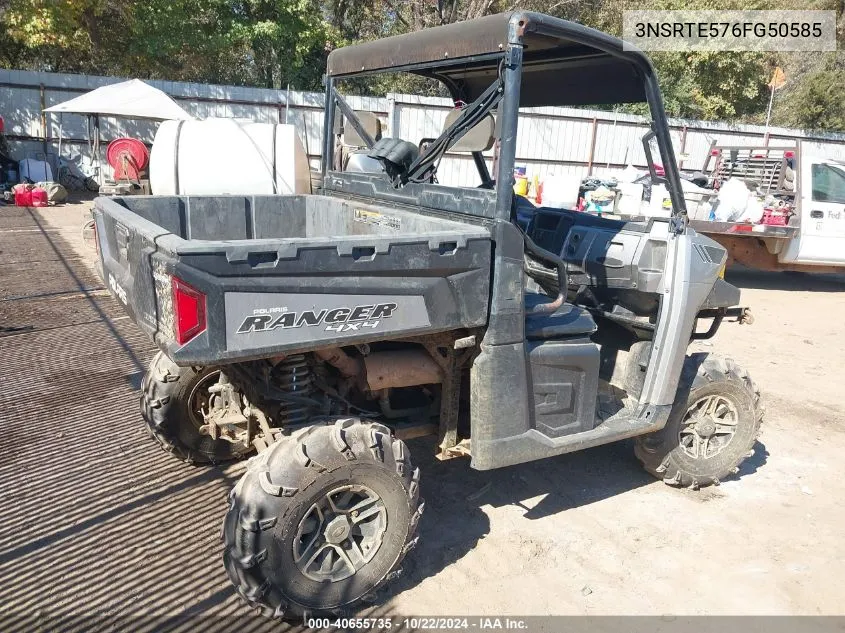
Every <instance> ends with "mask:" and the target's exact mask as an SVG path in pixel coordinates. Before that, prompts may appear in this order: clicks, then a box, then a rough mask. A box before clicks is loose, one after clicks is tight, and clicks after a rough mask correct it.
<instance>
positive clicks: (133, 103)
mask: <svg viewBox="0 0 845 633" xmlns="http://www.w3.org/2000/svg"><path fill="white" fill-rule="evenodd" d="M44 111H45V112H49V113H56V114H58V115H59V158H60V159H61V153H62V146H61V143H62V134H61V115H62V114H85V115H88V116H89V125H90V120H91V118H93V120H94V142H93V148H92V152H93V158H94V160H95V161H96V165H97V167H96V169H97V176H98V181H100V184H102V174H101V166H100V116H101V115H102V116H117V117H125V118H129V119H149V120H155V121H166V120H171V119H175V120H192V119H193V118H194V117H192V116H191V115H190V114H188V113H187V112H185V110H183V109H182V108H181V107H180V106H179V105H178V104H177V103H176V102H175V101H174V100H173V99H171V98H170V97H169V96H168V95H167V94H165V93H164V92H162V91H161V90H159V89H158V88H153V87H152V86H151V85H149V84H148V83H145V82H143V81H141V80H140V79H130V80H129V81H122V82H120V83H116V84H109V85H108V86H101V87H100V88H96V89H95V90H92V91H91V92H86V93H85V94H83V95H80V96H78V97H75V98H73V99H71V100H70V101H65V102H63V103H59V104H58V105H54V106H51V107H49V108H45V109H44ZM89 129H90V128H89ZM89 142H90V134H89Z"/></svg>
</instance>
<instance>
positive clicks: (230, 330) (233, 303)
mask: <svg viewBox="0 0 845 633" xmlns="http://www.w3.org/2000/svg"><path fill="white" fill-rule="evenodd" d="M225 304H226V347H227V349H229V350H245V349H260V348H262V347H271V346H279V345H296V346H301V345H302V344H303V343H309V342H320V341H324V340H325V341H331V340H333V339H337V338H352V339H355V338H360V339H372V338H374V335H376V336H379V335H382V334H391V335H395V334H397V333H403V332H413V331H419V330H422V329H424V328H428V327H430V326H431V323H430V321H429V316H428V310H427V309H426V306H425V299H424V298H423V297H421V296H391V295H387V296H384V295H358V294H355V295H348V294H347V295H344V294H310V293H309V294H283V293H269V292H268V293H262V292H227V293H226V296H225Z"/></svg>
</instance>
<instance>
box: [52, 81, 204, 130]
mask: <svg viewBox="0 0 845 633" xmlns="http://www.w3.org/2000/svg"><path fill="white" fill-rule="evenodd" d="M44 111H45V112H68V113H73V114H100V115H104V116H120V117H126V118H129V119H154V120H158V121H166V120H169V119H177V120H189V119H193V118H194V117H192V116H191V115H190V114H188V113H187V112H185V111H184V110H183V109H182V108H181V107H180V106H179V105H178V104H177V103H176V102H175V101H174V100H173V99H171V98H170V97H169V96H167V95H166V94H165V93H163V92H162V91H161V90H159V89H158V88H153V87H152V86H151V85H149V84H147V83H144V82H143V81H141V80H140V79H130V80H129V81H122V82H120V83H117V84H110V85H108V86H102V87H100V88H97V89H96V90H92V91H91V92H86V93H85V94H84V95H80V96H78V97H75V98H73V99H71V100H70V101H65V102H64V103H60V104H58V105H54V106H51V107H49V108H46V109H45V110H44Z"/></svg>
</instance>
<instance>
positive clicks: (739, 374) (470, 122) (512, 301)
mask: <svg viewBox="0 0 845 633" xmlns="http://www.w3.org/2000/svg"><path fill="white" fill-rule="evenodd" d="M383 72H405V73H411V74H412V75H415V76H416V77H417V78H424V79H429V80H432V79H433V80H437V81H438V82H440V83H441V84H442V85H443V86H445V88H446V89H447V90H448V91H449V93H450V94H451V96H452V97H453V99H454V100H455V102H456V104H457V103H458V102H462V103H463V104H465V105H464V106H463V107H461V108H456V109H455V110H454V111H452V112H450V113H449V115H448V116H447V117H446V126H445V129H444V131H443V132H442V134H440V135H439V136H438V137H437V138H429V139H427V140H425V142H422V139H414V138H411V139H401V138H397V137H396V136H398V132H394V134H395V136H394V137H393V138H378V136H379V135H378V134H377V133H375V132H374V126H373V125H371V124H372V123H373V117H371V116H367V115H365V114H362V113H360V112H356V111H354V110H353V109H352V108H351V107H350V105H349V103H348V102H347V99H346V98H344V96H343V92H342V91H341V90H339V86H340V85H341V84H342V83H344V82H348V81H349V80H353V79H360V78H361V77H363V76H370V75H373V74H377V73H383ZM623 102H645V103H647V104H648V107H649V111H650V112H651V117H652V131H651V132H650V133H649V134H648V135H647V137H646V138H645V139H644V148H645V151H646V154H647V156H648V159H649V163H650V164H653V163H652V160H651V157H652V155H653V153H656V152H657V153H659V159H660V162H661V163H662V165H663V166H664V169H665V175H662V176H660V177H658V175H657V174H656V172H655V170H654V169H653V168H652V177H653V178H654V179H655V181H656V182H662V183H664V184H665V185H666V186H667V187H668V190H669V191H670V193H671V199H672V202H673V205H674V207H673V213H672V216H671V218H670V219H669V220H668V221H662V220H658V219H655V220H650V221H648V222H646V223H624V222H620V221H613V220H608V219H602V218H597V217H592V216H589V215H587V214H582V213H577V212H574V211H569V210H565V209H542V208H541V209H535V212H534V214H533V219H532V221H531V224H530V225H529V226H528V228H527V230H523V229H522V228H521V227H520V226H519V225H518V223H517V222H516V220H515V219H516V217H517V216H518V215H519V213H518V209H519V206H520V205H525V204H531V203H530V202H528V201H527V200H526V199H524V198H520V197H518V196H515V195H514V190H513V185H514V178H513V173H514V156H515V151H516V140H517V122H518V117H519V111H520V108H521V107H534V106H547V105H583V104H611V103H623ZM441 113H442V110H441ZM494 113H495V116H496V118H497V119H498V121H497V123H494V122H493V118H492V115H493V114H494ZM341 119H342V122H341ZM323 129H324V143H323V147H322V157H323V158H322V169H321V173H320V174H318V176H319V178H315V181H317V182H319V186H317V187H316V191H315V193H314V194H313V195H281V196H218V197H193V196H168V197H156V196H154V197H131V198H123V199H120V198H114V199H104V198H100V199H98V201H97V203H96V208H95V220H96V225H97V235H98V243H99V248H100V253H101V264H102V272H103V276H104V279H105V280H106V283H107V284H108V285H109V287H110V288H111V289H112V291H113V293H114V295H115V296H116V297H117V298H118V300H119V301H121V303H123V304H124V306H125V308H126V311H127V312H128V313H129V314H130V315H131V316H132V317H133V318H134V319H135V321H136V322H137V323H138V325H139V326H140V327H141V328H143V329H144V330H145V331H146V332H147V333H148V334H149V335H150V336H151V337H152V338H153V339H154V340H155V342H156V343H157V344H158V346H159V347H160V348H161V352H160V353H159V354H158V356H157V357H156V358H155V359H154V361H153V363H152V366H151V367H150V370H149V372H148V373H147V375H146V377H145V380H144V384H143V394H142V397H141V405H142V411H143V415H144V417H145V419H146V421H147V423H148V424H149V426H150V429H151V431H152V433H153V435H154V436H155V437H156V438H157V439H158V441H159V442H160V443H161V444H162V445H163V446H164V447H165V448H166V449H167V450H169V451H171V452H172V453H174V454H175V455H176V456H178V457H180V458H182V459H185V460H189V461H194V462H218V461H221V460H225V459H229V458H234V457H239V456H243V455H247V454H249V453H252V452H257V455H256V456H255V457H253V458H252V459H251V460H250V462H249V464H248V467H247V471H246V473H245V474H244V475H243V477H242V479H241V480H240V482H239V483H238V484H237V486H236V487H235V488H234V490H233V491H232V493H231V495H230V505H229V511H228V513H227V514H226V518H225V522H224V530H223V540H224V543H225V554H224V563H225V567H226V569H227V571H228V573H229V576H230V578H231V580H232V582H233V583H234V584H235V586H236V587H237V590H238V592H239V593H240V595H241V596H242V597H243V598H244V599H245V600H246V601H247V602H248V603H249V604H250V605H252V606H253V607H257V608H260V610H261V611H262V612H263V613H265V614H267V615H269V616H273V617H294V616H298V615H301V614H303V613H305V612H311V613H332V612H342V611H345V610H347V609H349V608H350V607H351V606H352V605H353V604H355V603H356V602H357V601H358V600H359V599H361V598H362V597H364V596H367V595H371V594H373V593H374V591H375V590H376V589H378V588H379V587H380V586H381V585H382V584H383V583H385V582H386V581H388V580H389V579H391V578H392V577H394V576H395V575H396V574H397V572H398V570H399V568H400V566H401V564H402V559H403V558H404V556H405V555H406V554H407V553H408V552H409V551H410V550H411V548H412V547H413V545H414V543H415V542H416V539H417V536H416V533H417V526H418V523H419V520H420V516H421V515H422V512H423V507H424V504H423V502H422V500H421V499H420V496H419V495H420V483H419V482H420V474H419V471H418V470H417V469H414V467H413V466H412V464H411V455H410V454H409V451H408V449H407V448H406V445H405V443H404V442H403V438H405V439H407V438H409V437H414V436H418V435H422V434H426V433H431V434H436V435H437V438H438V442H437V454H438V457H440V458H442V459H447V458H451V457H456V456H469V457H470V459H471V460H472V462H471V464H472V467H473V468H476V469H481V470H485V469H492V468H499V467H502V466H507V465H511V464H518V463H520V462H527V461H530V460H536V459H540V458H546V457H552V456H555V455H561V454H564V453H568V452H570V451H576V450H581V449H585V448H589V447H592V446H596V445H599V444H604V443H607V442H613V441H616V440H621V439H624V438H632V437H636V438H637V442H636V452H637V456H638V457H639V459H640V460H642V462H643V464H644V466H645V468H646V469H647V470H648V471H649V472H651V473H653V474H654V475H656V476H657V477H659V478H661V479H663V480H664V481H666V482H668V483H670V484H675V485H679V486H692V487H697V486H704V485H707V484H715V483H718V482H719V480H720V479H722V478H724V477H727V476H729V475H730V474H731V473H735V472H737V468H738V466H739V464H740V463H741V462H742V460H743V459H744V458H745V457H746V456H747V455H749V454H750V451H751V450H752V446H753V445H754V442H755V439H756V438H757V435H758V432H759V429H760V423H761V418H762V407H761V405H760V397H759V393H758V391H757V390H756V388H755V386H754V384H753V383H752V382H751V379H750V378H749V376H748V374H747V373H746V372H745V371H743V370H742V369H740V368H739V367H738V366H737V365H736V364H735V363H733V362H732V361H730V360H723V359H719V358H716V357H714V356H713V355H702V354H694V355H691V356H687V354H686V351H687V347H688V345H689V343H690V341H691V340H693V339H695V338H697V337H703V336H711V335H712V334H713V333H714V332H715V330H716V328H717V327H718V326H719V324H720V323H721V322H722V320H723V319H724V318H726V317H737V318H738V319H741V318H744V316H745V311H744V310H743V309H741V308H740V307H739V306H738V304H739V291H738V290H737V289H736V288H734V287H733V286H731V285H729V284H727V283H726V282H724V281H723V280H722V279H721V278H720V271H721V270H722V268H723V265H724V263H725V256H726V255H725V250H724V249H723V248H722V247H720V246H719V245H718V244H716V243H715V242H713V241H712V240H710V239H708V238H706V237H703V236H701V235H697V234H696V233H695V232H694V231H693V230H691V229H689V228H688V226H687V219H686V212H685V207H684V198H683V195H682V193H681V191H682V190H681V187H680V184H679V180H678V170H677V168H676V162H675V157H674V154H673V151H672V145H671V141H670V137H669V131H668V128H667V121H666V116H665V113H664V110H663V104H662V101H661V96H660V92H659V90H658V85H657V81H656V78H655V75H654V71H653V69H652V67H651V65H650V63H649V61H648V59H647V58H646V57H645V56H644V55H643V54H642V53H640V52H638V51H626V50H623V47H622V42H621V41H620V40H618V39H615V38H613V37H610V36H608V35H605V34H603V33H600V32H597V31H594V30H591V29H588V28H585V27H583V26H580V25H578V24H573V23H570V22H566V21H563V20H560V19H556V18H551V17H548V16H545V15H540V14H535V13H511V14H502V15H494V16H490V17H487V18H483V19H479V20H474V21H470V22H464V23H459V24H454V25H449V26H443V27H438V28H433V29H429V30H424V31H420V32H416V33H411V34H408V35H402V36H398V37H392V38H388V39H385V40H379V41H374V42H368V43H363V44H359V45H356V46H350V47H347V48H343V49H339V50H336V51H333V52H332V53H331V54H330V56H329V60H328V70H327V75H326V108H325V125H324V128H323ZM352 137H355V143H350V142H349V141H350V139H351V138H352ZM494 137H497V138H494ZM342 140H345V141H347V142H346V143H345V146H344V147H340V146H339V145H338V142H339V141H342ZM494 142H497V143H498V152H497V158H496V160H495V163H494V169H493V173H491V170H490V167H489V165H488V157H487V156H485V154H484V152H485V151H487V150H489V148H490V147H491V146H492V145H493V144H494ZM351 145H354V146H357V147H359V149H355V150H350V149H349V146H351ZM447 152H451V155H453V154H454V153H455V152H464V153H465V154H466V157H465V160H467V161H468V160H469V158H470V157H471V159H472V162H471V163H470V164H472V165H474V167H475V168H476V169H477V172H478V184H479V186H477V187H455V186H446V185H443V184H440V181H442V180H443V178H442V177H441V178H440V179H438V173H439V172H438V167H439V166H440V164H441V159H443V158H444V156H446V153H447ZM444 164H445V163H444ZM440 175H441V176H442V174H440ZM549 227H553V229H550V228H549ZM543 245H545V248H544V247H543ZM699 320H704V322H703V323H702V324H701V326H700V327H699V326H698V323H699ZM708 324H710V327H709V329H708V330H706V331H702V330H703V328H704V327H706V326H707V325H708Z"/></svg>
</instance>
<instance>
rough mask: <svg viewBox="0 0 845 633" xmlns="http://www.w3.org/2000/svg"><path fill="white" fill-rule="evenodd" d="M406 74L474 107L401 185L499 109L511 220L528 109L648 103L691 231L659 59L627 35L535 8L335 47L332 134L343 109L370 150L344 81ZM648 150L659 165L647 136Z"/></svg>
mask: <svg viewBox="0 0 845 633" xmlns="http://www.w3.org/2000/svg"><path fill="white" fill-rule="evenodd" d="M385 72H391V73H394V72H408V73H412V74H415V75H419V76H422V77H429V78H432V79H436V80H439V81H440V82H441V83H442V84H443V85H444V86H445V87H446V88H447V89H448V91H449V93H450V95H451V97H452V99H453V100H454V101H455V102H456V103H457V102H459V101H460V102H464V103H467V104H469V105H468V106H467V107H466V108H464V110H463V111H462V113H461V116H459V117H458V119H457V120H456V121H455V122H454V123H453V124H452V125H451V126H450V127H449V128H448V129H447V130H445V131H444V133H443V134H442V135H441V136H440V137H439V138H438V139H436V140H435V141H434V142H433V143H431V144H430V145H429V147H428V148H427V149H426V150H425V151H424V152H423V153H422V155H420V156H419V157H418V158H416V160H414V162H413V164H412V165H411V166H410V168H409V169H408V170H407V172H406V174H405V175H404V177H402V178H399V179H398V181H397V182H396V183H395V184H397V185H400V186H401V185H403V184H405V183H406V182H423V181H424V180H425V177H426V175H427V174H428V173H430V171H428V170H430V167H431V165H432V164H435V163H436V160H437V158H439V157H440V156H442V155H443V154H444V153H445V152H446V151H447V150H448V149H449V148H450V147H452V146H453V145H454V144H455V143H457V142H458V141H459V140H460V138H461V137H462V136H463V135H464V134H465V133H466V132H467V131H468V130H469V129H470V128H471V127H472V125H471V124H472V122H473V121H477V120H478V119H479V118H480V117H482V116H484V115H486V114H487V113H489V112H490V111H491V110H492V109H493V108H495V107H497V106H498V118H499V136H500V142H501V144H500V150H499V151H500V153H499V156H500V158H499V161H498V164H497V173H496V175H495V181H496V183H497V184H496V203H495V212H494V217H495V218H497V219H501V220H507V219H509V218H510V215H511V203H512V197H513V190H512V185H513V169H514V161H515V153H516V152H515V150H516V133H517V119H518V115H519V108H520V107H536V106H585V105H604V104H607V105H609V104H618V103H640V102H645V103H647V104H648V106H649V111H650V114H651V119H652V125H651V128H652V131H651V133H650V135H653V137H654V139H655V140H656V142H657V147H658V149H659V151H660V156H661V160H662V163H663V166H664V170H665V175H664V176H661V177H658V176H657V174H656V173H654V170H653V169H652V178H654V179H655V180H657V181H658V182H663V183H664V184H665V185H666V187H667V189H668V191H669V195H670V197H671V200H672V209H673V213H672V217H671V219H670V225H671V230H672V232H673V233H675V234H679V233H683V232H684V230H685V228H686V222H687V221H686V216H687V212H686V205H685V202H684V197H683V193H682V189H681V186H680V176H679V173H678V168H677V163H676V161H675V156H674V152H673V149H672V143H671V139H670V137H669V132H668V130H669V127H668V122H667V120H666V114H665V112H664V109H663V100H662V97H661V94H660V89H659V87H658V84H657V78H656V76H655V74H654V69H653V68H652V65H651V62H650V61H649V60H648V58H647V57H646V56H645V55H644V54H643V53H642V52H641V51H639V50H636V49H634V48H633V47H631V46H623V42H622V40H620V39H617V38H615V37H612V36H610V35H607V34H605V33H602V32H600V31H596V30H594V29H591V28H588V27H585V26H582V25H580V24H575V23H572V22H567V21H565V20H561V19H558V18H553V17H550V16H547V15H543V14H539V13H532V12H512V13H502V14H497V15H491V16H487V17H484V18H481V19H477V20H472V21H469V22H460V23H456V24H451V25H447V26H442V27H437V28H432V29H425V30H423V31H418V32H415V33H409V34H406V35H398V36H394V37H389V38H386V39H382V40H376V41H373V42H365V43H362V44H358V45H355V46H350V47H346V48H342V49H338V50H335V51H332V53H330V55H329V58H328V68H327V74H326V94H327V99H329V103H328V104H327V107H326V111H325V126H324V128H323V129H324V130H327V131H331V130H333V129H334V125H335V116H336V114H335V113H336V108H335V106H337V107H338V108H339V109H340V110H341V112H342V113H343V115H344V116H345V117H346V118H347V120H349V121H350V123H351V124H352V125H353V127H354V128H355V129H356V131H357V132H358V134H359V135H360V136H361V138H362V139H363V140H364V141H365V142H366V143H367V146H368V147H369V148H372V146H373V144H374V142H373V139H372V138H371V137H370V136H369V134H367V132H366V130H365V129H364V127H363V126H362V125H361V123H360V121H358V119H357V117H356V116H355V114H354V112H353V111H352V109H351V108H350V107H349V105H348V104H347V103H346V102H345V100H344V99H343V97H342V96H341V95H340V93H339V92H338V90H337V83H338V82H339V81H340V80H342V79H349V78H353V77H363V76H367V75H374V74H378V73H385ZM333 140H334V139H333V136H332V134H331V133H330V132H327V133H326V134H325V136H324V146H323V161H322V172H323V177H324V181H325V176H326V175H327V173H328V172H329V171H330V163H329V161H330V157H331V156H332V155H333V151H334V148H333V147H332V143H333ZM644 144H645V145H646V153H647V155H648V158H649V162H650V163H651V156H650V152H649V150H648V146H647V143H646V139H644ZM473 158H474V162H475V164H476V167H477V169H478V171H479V175H480V176H481V179H482V182H487V181H488V180H489V174H488V173H487V166H486V163H485V161H484V159H483V157H482V155H481V153H480V152H473Z"/></svg>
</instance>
